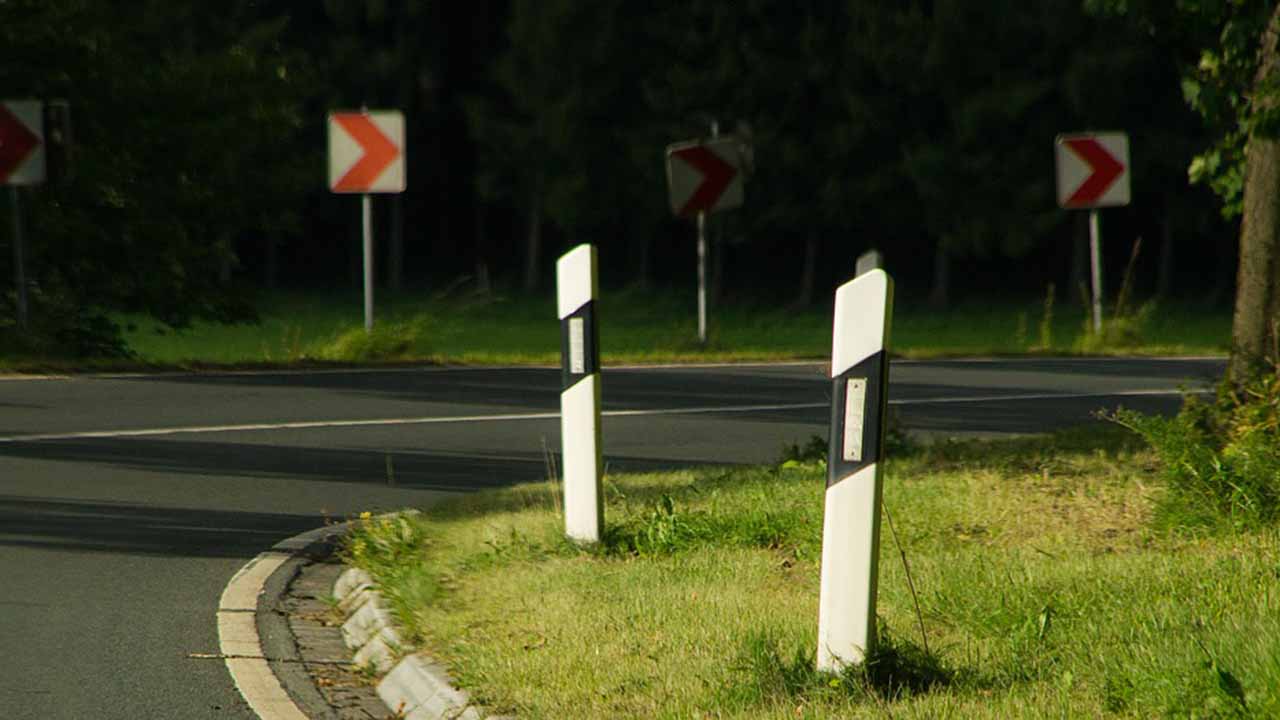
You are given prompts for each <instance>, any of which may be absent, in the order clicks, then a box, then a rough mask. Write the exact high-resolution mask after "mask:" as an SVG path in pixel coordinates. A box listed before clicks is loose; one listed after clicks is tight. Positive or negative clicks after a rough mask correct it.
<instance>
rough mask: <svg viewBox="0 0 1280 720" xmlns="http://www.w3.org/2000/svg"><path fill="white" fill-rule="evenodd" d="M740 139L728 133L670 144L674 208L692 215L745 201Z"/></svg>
mask: <svg viewBox="0 0 1280 720" xmlns="http://www.w3.org/2000/svg"><path fill="white" fill-rule="evenodd" d="M740 146H741V141H739V140H738V139H736V138H733V137H727V138H722V139H717V140H710V141H707V142H700V141H696V140H695V141H692V142H683V143H676V144H674V145H670V146H668V147H667V189H668V191H669V193H670V198H671V211H672V212H673V213H675V214H676V215H677V216H679V217H684V218H692V217H696V216H697V215H698V213H708V214H710V213H714V212H719V211H721V210H729V209H731V208H736V207H739V206H741V205H742V160H741V151H740Z"/></svg>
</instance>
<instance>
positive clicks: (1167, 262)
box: [1156, 196, 1173, 298]
mask: <svg viewBox="0 0 1280 720" xmlns="http://www.w3.org/2000/svg"><path fill="white" fill-rule="evenodd" d="M1172 292H1173V200H1172V198H1171V197H1169V196H1166V197H1165V202H1164V226H1163V227H1162V228H1161V230H1160V274H1159V276H1158V277H1157V278H1156V297H1159V298H1166V297H1169V295H1171V294H1172Z"/></svg>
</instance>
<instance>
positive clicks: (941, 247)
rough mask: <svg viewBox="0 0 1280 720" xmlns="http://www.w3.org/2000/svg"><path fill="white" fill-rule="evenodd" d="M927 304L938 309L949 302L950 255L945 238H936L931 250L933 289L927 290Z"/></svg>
mask: <svg viewBox="0 0 1280 720" xmlns="http://www.w3.org/2000/svg"><path fill="white" fill-rule="evenodd" d="M929 304H930V305H932V306H933V307H934V308H935V309H938V310H943V309H946V308H947V307H948V306H949V305H950V304H951V256H950V254H949V253H948V252H947V242H946V240H938V245H937V247H936V248H935V249H934V251H933V290H931V291H930V292H929Z"/></svg>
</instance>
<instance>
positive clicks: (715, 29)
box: [0, 0, 1270, 351]
mask: <svg viewBox="0 0 1280 720" xmlns="http://www.w3.org/2000/svg"><path fill="white" fill-rule="evenodd" d="M1084 4H1087V5H1090V6H1094V7H1091V9H1093V10H1095V11H1097V12H1094V13H1092V14H1090V13H1088V12H1086V8H1085V7H1084V5H1082V2H1081V0H1045V1H1044V2H1035V3H1027V2H1014V1H1013V0H1008V1H1006V0H998V1H994V2H984V3H975V2H965V1H963V0H904V1H903V2H898V3H883V2H872V1H871V0H841V1H839V2H819V1H817V0H800V1H799V2H781V1H780V0H741V1H739V2H725V1H724V0H690V2H686V3H626V2H621V1H620V0H601V1H599V2H576V1H573V0H509V1H508V0H477V1H476V2H471V3H465V4H462V3H445V2H441V1H440V0H323V2H316V1H315V0H228V1H227V2H220V3H200V2H194V1H193V0H169V1H167V2H162V1H161V0H138V1H137V2H128V3H126V2H99V1H97V0H6V1H4V2H0V41H2V42H3V43H4V47H5V48H6V54H5V55H6V56H5V62H4V63H2V64H0V82H3V84H4V86H5V87H6V88H7V90H6V96H7V97H14V98H20V97H43V98H65V99H67V100H68V101H70V104H71V108H72V114H73V119H74V127H75V151H76V153H75V163H74V170H75V172H74V173H73V175H72V177H71V178H70V179H69V180H68V181H67V182H66V183H65V184H60V185H50V186H47V187H42V188H38V189H33V190H29V191H24V193H23V197H24V202H25V203H26V207H27V209H28V213H29V215H30V217H29V222H28V223H27V226H28V228H29V229H30V235H31V240H32V242H31V267H30V273H29V275H30V277H31V278H32V279H33V287H32V292H33V293H34V302H33V310H34V312H35V319H36V320H37V326H38V329H40V332H38V333H36V334H34V335H30V336H26V340H25V341H26V342H32V341H33V340H32V338H43V339H44V341H45V342H54V343H55V344H56V343H57V342H61V344H63V345H68V346H72V349H75V348H74V346H77V345H80V346H82V347H80V348H79V349H81V350H98V351H100V350H102V349H104V348H102V347H98V348H93V347H90V346H92V345H94V343H95V342H99V341H100V340H102V339H103V338H105V339H106V340H107V341H109V340H110V338H111V337H112V329H111V326H110V323H109V321H108V320H107V318H109V317H119V316H118V315H113V313H117V312H118V311H131V312H139V313H145V314H150V315H152V316H154V317H157V318H159V319H160V320H162V321H164V322H167V323H169V324H172V325H182V324H184V323H187V322H189V321H190V320H192V319H194V318H217V319H235V318H239V317H245V316H246V315H247V314H248V309H249V308H248V307H247V303H246V302H245V300H246V298H247V297H248V296H247V295H246V293H245V285H248V284H250V283H249V282H248V281H250V280H257V279H258V278H267V284H269V285H270V284H273V279H274V277H275V275H277V274H279V275H281V276H282V279H283V280H284V281H285V282H286V283H289V284H294V285H305V286H311V287H325V288H331V287H333V286H334V285H336V284H345V283H346V280H345V278H348V277H352V276H356V277H358V273H352V272H351V271H352V269H353V268H355V267H356V264H355V263H356V262H358V259H359V254H358V252H356V251H355V248H356V246H357V239H358V232H357V231H356V228H357V221H356V219H357V218H358V214H357V213H356V212H355V211H354V210H353V206H352V205H351V203H350V202H348V201H349V200H350V199H349V198H343V197H336V198H335V197H333V196H331V195H330V194H329V193H327V192H326V188H325V183H324V163H323V157H324V149H325V148H324V145H325V141H324V117H325V113H326V112H327V111H330V110H333V109H338V108H354V107H358V106H360V105H368V106H369V107H396V108H400V109H402V110H403V111H404V112H405V114H406V117H407V119H408V143H409V150H408V162H409V190H408V192H407V193H406V194H405V195H404V196H403V197H401V198H399V199H398V200H396V201H391V200H389V199H386V198H380V199H379V200H378V201H377V203H376V205H375V211H376V213H377V220H376V223H375V224H376V226H377V227H378V228H381V231H380V232H379V233H378V236H379V239H378V241H377V243H376V244H377V246H378V248H379V256H378V260H377V262H376V263H375V265H376V266H377V267H378V268H379V271H380V272H383V271H386V272H385V274H386V277H387V279H388V280H390V281H391V283H392V284H393V285H396V286H398V285H399V280H400V279H401V278H402V277H403V278H405V279H406V281H407V282H406V285H407V286H408V287H411V288H420V287H423V286H424V285H426V286H428V287H430V286H432V285H435V286H437V287H438V285H439V284H441V283H444V282H449V281H451V280H453V279H454V278H456V277H457V276H459V275H460V274H463V273H470V272H472V271H473V270H474V271H475V272H476V273H477V275H483V278H482V279H480V280H477V285H478V286H482V287H487V284H488V281H487V277H488V270H489V268H490V267H492V268H493V270H494V275H495V277H496V279H497V281H498V282H499V283H503V282H506V283H509V284H517V285H523V286H524V287H526V288H530V289H532V288H535V287H538V286H539V285H540V284H545V281H546V280H548V279H549V278H550V275H551V265H552V263H551V260H552V259H553V258H554V256H555V255H557V254H558V253H559V252H560V251H561V250H562V249H564V248H566V247H568V246H569V245H571V244H574V243H578V242H587V241H589V242H594V243H597V244H599V245H600V246H601V248H602V263H603V268H602V269H603V271H604V275H603V277H604V279H605V282H606V284H609V285H615V286H617V285H623V284H628V283H632V282H638V283H647V282H649V281H650V280H658V281H660V282H663V281H665V282H675V283H677V284H679V285H682V286H683V285H687V284H690V283H691V282H692V277H693V273H692V264H693V249H692V235H693V230H692V228H691V227H690V225H689V224H688V223H687V222H684V221H676V220H674V219H673V218H671V217H670V211H669V209H668V207H667V200H666V187H665V177H664V169H663V158H662V151H663V148H664V146H665V145H667V144H668V143H671V142H675V141H679V140H686V139H690V138H695V137H702V136H706V135H707V134H708V133H709V128H710V125H711V123H712V122H713V121H715V122H716V124H717V125H718V128H719V130H720V132H721V133H723V134H733V135H734V136H735V137H737V138H739V139H740V140H741V141H742V145H743V148H744V152H745V156H746V157H745V159H746V160H747V161H748V172H749V177H748V182H747V191H746V195H747V200H746V205H745V206H744V207H743V208H742V209H741V210H737V211H732V212H729V213H725V214H723V215H721V216H718V217H717V218H715V221H714V223H713V231H712V237H713V239H715V240H716V241H717V242H716V244H715V247H714V248H713V256H714V257H715V258H717V262H718V263H719V266H723V272H722V273H717V277H720V278H721V280H722V284H723V286H724V288H725V291H726V293H727V294H729V295H734V296H739V297H743V296H745V297H749V298H755V297H772V298H779V297H781V298H784V299H789V300H794V301H797V302H799V303H801V304H804V303H807V302H810V301H816V300H817V299H818V298H820V297H822V296H823V291H824V290H827V289H829V288H831V287H832V286H833V285H834V284H836V283H837V282H840V281H842V280H844V279H846V278H847V277H848V275H849V274H850V273H851V272H852V266H853V262H854V258H855V257H856V256H857V255H858V254H859V253H860V252H862V251H863V250H865V249H868V248H870V247H878V248H880V249H881V250H883V251H884V253H885V256H886V258H887V261H888V263H889V266H890V268H891V269H892V270H893V271H894V273H895V275H896V276H897V277H898V278H899V279H900V281H901V282H900V287H901V288H902V289H903V297H904V299H909V298H910V297H921V296H923V295H924V294H925V293H924V290H926V289H927V288H928V287H929V286H930V285H932V286H933V287H934V290H935V291H936V295H937V297H938V298H939V299H940V300H945V299H947V296H948V295H950V294H952V293H949V292H947V291H948V290H950V289H951V288H950V286H951V285H952V284H953V283H951V282H950V278H951V277H954V278H956V282H955V283H954V284H955V285H956V288H955V290H956V291H957V292H968V293H980V294H986V295H991V294H999V293H1005V292H1010V291H1013V290H1017V291H1022V292H1027V291H1030V292H1037V291H1040V290H1042V289H1043V287H1044V286H1045V284H1047V283H1049V282H1056V283H1057V284H1058V286H1059V287H1069V286H1070V282H1069V281H1067V279H1066V278H1064V277H1060V276H1061V275H1065V274H1066V273H1067V270H1068V267H1069V265H1070V263H1069V262H1066V261H1064V258H1069V257H1070V250H1069V247H1070V240H1071V238H1072V235H1073V232H1074V230H1073V223H1071V222H1070V221H1069V219H1068V218H1069V216H1068V214H1066V213H1063V212H1061V211H1059V210H1057V208H1056V207H1055V205H1054V197H1053V195H1054V193H1053V151H1052V142H1053V137H1054V136H1055V135H1056V134H1058V133H1061V132H1067V131H1073V130H1085V129H1117V130H1127V131H1129V133H1130V135H1131V137H1132V138H1133V142H1132V144H1131V149H1132V154H1133V165H1134V169H1133V173H1134V188H1135V203H1134V207H1133V208H1131V209H1129V210H1124V211H1114V212H1112V213H1111V214H1109V216H1108V227H1109V228H1115V232H1116V234H1118V235H1119V234H1121V233H1123V234H1124V235H1128V236H1129V237H1132V236H1133V235H1137V234H1143V233H1154V232H1155V231H1154V230H1153V229H1152V228H1154V227H1161V228H1163V231H1162V232H1163V237H1164V242H1163V247H1164V248H1165V250H1166V252H1165V256H1166V258H1171V257H1173V256H1172V255H1171V254H1170V252H1169V249H1170V248H1171V247H1172V246H1173V240H1174V238H1175V236H1177V237H1178V238H1179V242H1181V243H1182V247H1183V250H1180V252H1185V253H1186V254H1187V256H1188V257H1190V258H1191V261H1189V262H1184V265H1186V266H1187V267H1188V268H1192V267H1193V266H1195V265H1196V264H1197V263H1199V262H1201V261H1202V260H1203V259H1205V258H1206V257H1211V256H1212V250H1211V249H1209V246H1208V244H1207V243H1199V242H1196V241H1197V240H1199V239H1201V238H1200V236H1202V235H1203V232H1204V231H1203V230H1201V229H1197V228H1205V227H1208V228H1210V229H1212V228H1213V227H1214V225H1213V223H1214V222H1218V223H1221V220H1216V221H1215V220H1213V219H1212V218H1209V219H1207V220H1206V217H1205V216H1206V209H1207V208H1210V212H1211V206H1210V204H1209V203H1208V202H1207V201H1206V199H1205V198H1204V197H1202V195H1204V193H1199V194H1197V193H1196V192H1195V191H1192V190H1190V189H1188V187H1187V183H1186V177H1187V176H1186V168H1187V167H1188V166H1189V165H1190V166H1191V168H1192V175H1193V177H1196V178H1203V179H1205V180H1207V181H1209V182H1211V183H1212V185H1213V187H1214V188H1215V189H1218V190H1219V191H1220V192H1224V193H1225V194H1226V196H1227V197H1228V200H1229V202H1228V207H1229V208H1230V207H1232V205H1231V201H1230V199H1231V197H1232V195H1231V188H1232V187H1236V186H1240V185H1241V183H1242V182H1243V180H1242V178H1243V174H1242V172H1243V171H1242V169H1241V165H1240V162H1239V158H1240V157H1242V153H1243V152H1244V149H1243V148H1244V146H1243V144H1242V142H1243V141H1242V138H1243V137H1244V136H1242V135H1240V134H1239V133H1241V132H1246V131H1249V130H1254V129H1257V130H1260V131H1261V130H1266V129H1267V128H1268V127H1270V120H1268V119H1267V118H1268V117H1269V115H1266V114H1261V115H1256V116H1255V115H1247V116H1245V117H1246V119H1247V120H1248V122H1246V123H1245V124H1241V123H1238V122H1234V121H1233V118H1238V117H1240V116H1239V114H1238V111H1239V108H1240V107H1243V106H1249V107H1254V106H1253V105H1250V102H1249V98H1250V97H1252V96H1251V95H1250V93H1249V92H1248V91H1247V90H1248V88H1247V87H1246V85H1241V83H1242V82H1244V81H1246V80H1250V81H1252V79H1253V78H1254V74H1256V68H1257V62H1256V56H1257V53H1256V52H1254V51H1251V52H1244V51H1243V50H1242V48H1245V47H1247V46H1248V43H1249V42H1253V43H1254V46H1252V47H1255V48H1256V44H1257V38H1258V37H1259V35H1258V33H1259V32H1260V30H1259V28H1260V27H1262V25H1260V24H1259V22H1258V18H1259V17H1260V15H1259V12H1261V11H1260V10H1259V8H1263V6H1264V5H1265V3H1262V2H1261V1H1260V0H1247V1H1246V0H1240V1H1238V2H1237V1H1234V0H1233V1H1232V2H1225V0H1224V1H1223V2H1216V3H1215V2H1209V1H1208V0H1205V1H1204V2H1190V1H1180V2H1178V3H1162V2H1157V1H1156V0H1089V2H1088V3H1084ZM1139 6H1141V7H1139ZM1135 8H1137V10H1141V12H1138V11H1137V10H1135ZM1215 13H1217V14H1215ZM1224 18H1226V19H1225V20H1224ZM1209 20H1212V22H1209ZM1201 21H1204V23H1203V24H1204V27H1201V25H1198V24H1197V23H1200V22H1201ZM1215 23H1216V24H1215ZM1206 28H1207V29H1206ZM1238 38H1243V40H1241V41H1240V42H1237V39H1238ZM1204 48H1210V51H1206V52H1205V54H1203V55H1202V54H1201V51H1202V49H1204ZM1179 69H1183V70H1185V72H1181V73H1180V72H1179ZM1184 92H1185V93H1186V95H1187V97H1188V98H1190V99H1191V101H1192V107H1194V108H1196V109H1199V110H1200V111H1201V115H1202V116H1203V117H1204V118H1205V119H1207V120H1208V121H1209V125H1210V127H1211V128H1213V129H1214V130H1215V132H1217V133H1218V134H1217V135H1215V136H1214V137H1217V138H1222V142H1220V143H1216V144H1215V143H1214V142H1212V141H1210V140H1208V139H1206V137H1205V136H1204V135H1203V131H1202V130H1200V129H1199V128H1200V124H1199V123H1198V121H1197V119H1196V117H1195V113H1194V112H1193V111H1192V110H1191V108H1190V107H1189V106H1188V105H1187V104H1186V103H1185V102H1184V101H1183V94H1184ZM1248 118H1252V119H1248ZM1242 128H1243V129H1242ZM1233 133H1234V134H1233ZM1205 148H1208V151H1207V152H1204V153H1203V154H1202V155H1201V156H1200V158H1199V159H1198V160H1197V161H1196V163H1195V164H1192V163H1191V160H1192V156H1193V154H1194V153H1196V152H1199V151H1202V150H1204V149H1205ZM1233 183H1234V185H1233ZM388 228H391V229H392V232H390V233H389V232H387V229H388ZM1173 229H1179V232H1178V233H1174V232H1173ZM4 235H7V232H6V233H4ZM1126 239H1127V238H1126ZM388 240H390V242H388ZM1127 245H1128V243H1115V244H1114V245H1113V246H1109V247H1115V249H1116V250H1115V251H1116V254H1118V255H1125V254H1127V251H1128V247H1127ZM1061 248H1068V249H1067V250H1066V251H1064V250H1062V249H1061ZM726 258H728V259H729V260H730V261H731V262H726ZM9 262H10V261H9V258H8V254H7V253H6V254H5V256H4V257H3V258H0V271H6V272H5V275H4V277H5V278H6V280H5V282H6V283H7V278H8V277H10V273H8V272H7V271H8V270H9V269H10V268H9V267H8V263H9ZM1117 264H1118V261H1117ZM1166 264H1167V263H1166ZM952 266H954V267H955V268H956V271H955V272H951V268H952ZM277 267H278V268H279V269H280V272H279V273H277V272H275V271H276V269H277ZM1024 268H1032V269H1033V270H1032V271H1030V272H1027V271H1023V270H1024ZM1187 274H1190V275H1193V276H1194V275H1196V273H1194V272H1192V271H1191V269H1188V273H1187ZM1011 281H1012V282H1011ZM1168 284H1169V283H1168V282H1166V283H1165V285H1168ZM5 287H6V288H7V291H6V294H5V296H4V299H3V300H0V302H5V303H9V304H12V303H13V292H12V290H13V288H12V287H11V286H10V285H8V284H6V285H5ZM11 316H12V313H4V319H0V333H4V335H5V337H6V339H7V338H15V340H16V338H17V337H18V333H17V332H16V329H15V327H14V326H13V325H12V321H11V320H10V319H9V318H10V317H11ZM59 338H61V340H59ZM93 338H98V339H99V340H94V339H93ZM55 341H56V342H55ZM108 344H109V342H108Z"/></svg>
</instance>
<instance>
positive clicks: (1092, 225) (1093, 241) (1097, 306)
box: [1089, 209, 1102, 334]
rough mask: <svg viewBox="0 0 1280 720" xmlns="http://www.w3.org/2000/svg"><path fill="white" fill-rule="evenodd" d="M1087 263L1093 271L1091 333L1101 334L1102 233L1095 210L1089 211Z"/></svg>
mask: <svg viewBox="0 0 1280 720" xmlns="http://www.w3.org/2000/svg"><path fill="white" fill-rule="evenodd" d="M1089 262H1090V264H1091V265H1092V270H1093V332H1094V334H1101V333H1102V231H1101V229H1100V228H1099V219H1098V211H1097V209H1093V210H1090V211H1089Z"/></svg>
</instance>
